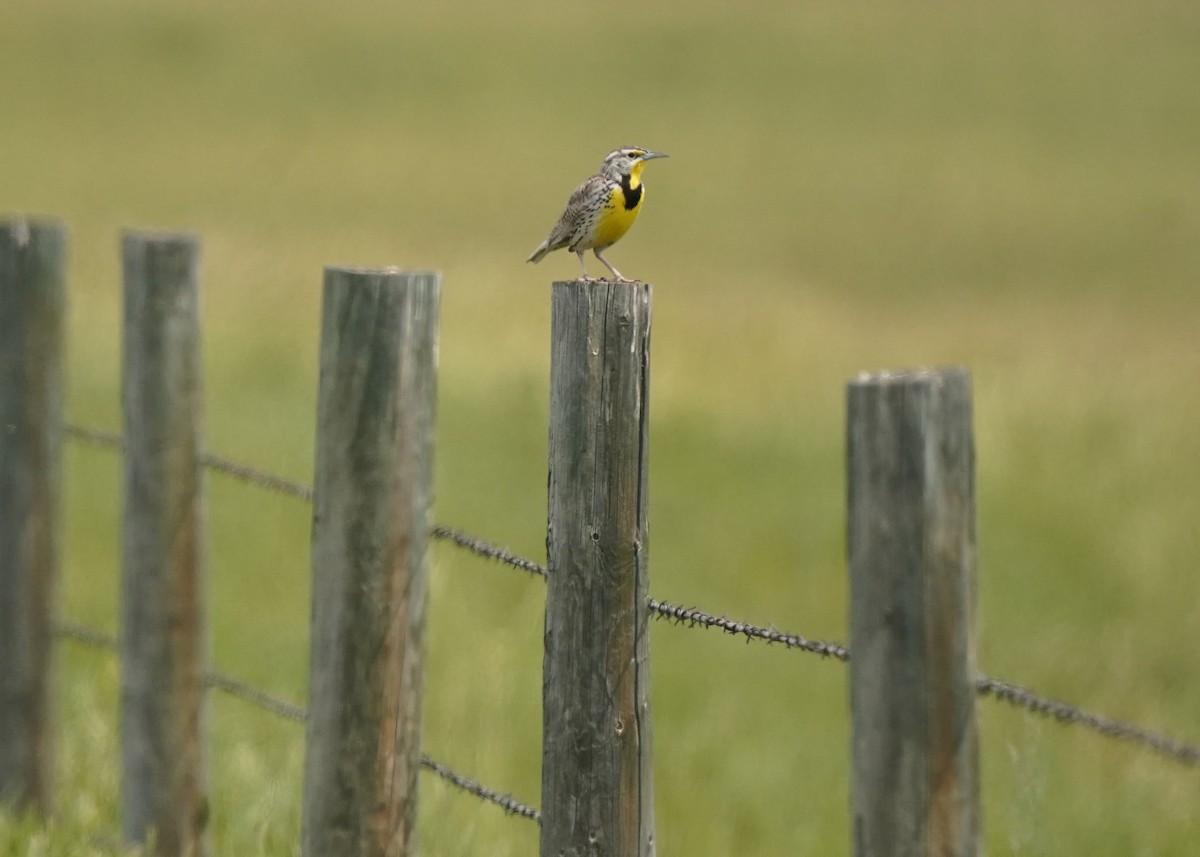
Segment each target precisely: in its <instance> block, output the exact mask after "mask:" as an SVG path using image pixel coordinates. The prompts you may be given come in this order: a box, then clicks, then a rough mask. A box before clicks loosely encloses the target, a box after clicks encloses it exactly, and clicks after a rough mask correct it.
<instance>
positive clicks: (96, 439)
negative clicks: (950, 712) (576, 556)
mask: <svg viewBox="0 0 1200 857" xmlns="http://www.w3.org/2000/svg"><path fill="white" fill-rule="evenodd" d="M65 430H66V433H67V435H68V436H69V437H73V438H77V439H79V440H83V441H85V442H88V443H92V444H94V445H97V446H102V447H106V448H109V449H116V450H122V449H124V448H125V441H124V438H123V437H121V436H120V435H118V434H113V433H111V432H106V431H101V430H98V429H91V428H84V427H81V426H75V425H68V426H66V427H65ZM198 460H199V461H200V463H201V464H203V465H204V466H205V467H209V468H211V469H213V470H216V471H218V472H221V473H225V474H227V475H230V476H233V477H235V478H238V479H241V480H242V481H245V482H248V483H251V484H254V485H257V486H259V487H262V488H266V489H268V490H272V491H276V492H279V493H283V494H288V495H290V496H294V497H297V498H299V499H302V500H305V501H306V502H310V503H311V502H312V497H313V491H312V488H311V487H310V486H307V485H303V484H300V483H298V482H292V481H290V480H287V479H282V478H280V477H278V476H275V475H274V474H272V473H269V472H267V471H263V470H259V469H257V468H254V467H249V466H247V465H244V464H239V463H238V462H235V461H231V460H230V459H227V458H224V457H222V456H217V455H213V454H211V453H202V454H201V455H200V456H199V458H198ZM430 534H431V535H432V536H433V537H434V538H435V539H440V540H444V541H448V542H450V543H451V544H453V545H455V546H457V547H459V548H462V549H464V550H467V551H470V552H471V553H474V554H476V555H478V556H482V557H485V558H487V559H491V560H495V561H497V562H500V563H502V564H504V565H508V566H510V567H512V568H516V569H520V570H522V571H526V572H529V573H532V574H535V575H538V576H539V577H542V578H546V577H548V576H549V574H550V572H549V569H548V568H547V567H546V566H544V565H541V564H539V563H537V562H534V561H533V560H530V559H526V558H524V557H521V556H518V555H517V554H514V553H512V552H511V551H509V550H508V549H507V548H503V547H500V546H498V545H494V544H492V543H490V542H487V541H485V540H483V539H480V538H478V537H476V536H472V535H469V534H467V533H464V532H462V531H461V530H456V529H454V528H451V527H448V526H445V525H442V524H438V525H435V526H434V527H433V528H432V530H431V533H430ZM647 606H648V607H649V609H650V612H651V615H652V616H654V618H655V619H660V620H663V621H667V622H671V623H673V624H676V625H683V626H685V627H689V628H716V629H718V630H721V631H724V632H725V633H726V634H730V635H733V636H741V637H744V638H745V639H746V641H747V642H750V641H759V642H763V643H766V644H767V645H771V644H778V645H781V646H784V647H785V648H788V649H794V650H797V651H802V652H806V653H810V654H816V655H821V656H822V657H832V658H834V659H836V660H839V661H842V662H846V661H849V660H850V650H849V648H848V647H846V646H844V645H842V644H841V643H837V642H827V641H821V640H809V639H808V638H807V637H804V636H801V635H800V634H792V633H787V632H784V631H777V630H775V629H774V628H770V627H762V626H758V625H754V624H751V623H749V622H742V621H739V620H734V619H729V618H727V617H725V616H717V615H715V614H712V613H708V612H706V611H704V610H701V609H699V608H695V607H683V606H680V605H676V604H671V603H670V602H666V601H658V600H656V599H654V598H649V599H647ZM976 689H977V691H978V693H979V695H980V696H984V697H992V698H995V699H997V700H1000V701H1003V702H1007V703H1008V704H1010V705H1012V706H1014V707H1016V708H1021V709H1024V710H1026V711H1029V712H1032V713H1034V714H1038V715H1041V716H1045V717H1053V718H1054V719H1055V720H1057V721H1058V722H1060V723H1063V724H1064V725H1073V726H1081V727H1084V728H1087V729H1091V730H1092V731H1094V732H1097V733H1099V734H1101V735H1104V736H1106V737H1108V738H1111V739H1114V740H1118V741H1124V742H1126V743H1130V744H1135V745H1139V746H1142V747H1146V748H1148V749H1150V750H1153V751H1155V752H1157V753H1159V754H1160V755H1162V756H1165V757H1167V758H1169V759H1172V760H1174V761H1177V762H1180V763H1182V764H1184V765H1187V766H1190V767H1200V746H1196V745H1193V744H1189V743H1187V742H1184V741H1180V740H1178V739H1175V738H1172V737H1170V736H1167V735H1163V734H1161V733H1158V732H1154V731H1151V730H1148V729H1144V728H1142V727H1140V726H1137V725H1136V724H1132V723H1126V722H1123V721H1120V720H1117V719H1115V718H1112V717H1108V716H1106V715H1102V714H1096V713H1093V712H1090V711H1086V710H1084V709H1082V708H1077V707H1075V706H1073V705H1070V704H1068V703H1065V702H1061V701H1059V700H1056V699H1052V698H1050V697H1048V696H1043V695H1041V694H1039V693H1036V692H1034V691H1032V690H1029V689H1027V688H1024V687H1021V686H1019V685H1016V684H1012V683H1011V682H1007V681H1004V680H1003V679H999V678H994V677H990V676H981V677H980V678H979V679H978V680H977V681H976ZM249 690H251V691H253V690H254V689H253V688H249ZM481 788H482V787H481ZM485 791H486V790H485ZM490 794H494V793H490ZM479 796H480V797H484V798H485V799H486V800H491V801H492V802H493V803H500V801H498V800H492V798H490V797H487V796H485V795H483V794H480V795H479ZM500 797H501V798H504V797H507V796H503V795H502V796H500ZM500 805H501V806H503V805H504V804H503V803H500ZM526 808H527V807H526ZM506 811H507V810H506ZM533 811H534V812H536V810H533ZM517 814H521V815H524V813H517ZM526 817H533V816H526Z"/></svg>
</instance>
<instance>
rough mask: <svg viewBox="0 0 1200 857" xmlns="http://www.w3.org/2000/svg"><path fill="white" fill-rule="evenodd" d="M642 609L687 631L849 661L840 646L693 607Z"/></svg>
mask: <svg viewBox="0 0 1200 857" xmlns="http://www.w3.org/2000/svg"><path fill="white" fill-rule="evenodd" d="M646 606H647V607H649V608H650V613H651V615H653V616H654V618H655V619H663V620H666V621H668V622H671V623H672V624H675V625H686V626H687V627H689V628H696V627H700V628H718V629H720V630H722V631H724V632H725V633H726V634H740V635H741V636H743V637H745V638H746V642H750V641H751V640H762V641H763V642H765V643H766V644H767V645H771V644H772V643H778V644H779V645H781V646H784V647H785V648H788V649H801V650H803V651H805V652H810V653H811V654H814V655H821V656H823V657H830V658H836V659H837V660H839V661H848V660H850V650H849V649H847V648H846V647H845V646H843V645H842V644H841V643H831V642H825V641H823V640H810V639H808V638H807V637H802V636H800V635H799V634H787V633H784V632H782V631H776V630H775V629H774V628H761V627H759V626H757V625H751V624H750V623H749V622H738V621H736V620H734V619H728V618H726V617H724V616H714V615H712V614H711V613H705V612H704V611H703V610H700V609H697V608H695V607H683V606H680V605H677V604H671V603H670V602H667V601H657V600H655V599H653V598H649V599H647V602H646Z"/></svg>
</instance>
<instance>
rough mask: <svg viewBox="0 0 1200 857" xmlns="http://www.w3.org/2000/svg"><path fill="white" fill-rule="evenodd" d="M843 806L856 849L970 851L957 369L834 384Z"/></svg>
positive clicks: (971, 719)
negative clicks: (845, 651)
mask: <svg viewBox="0 0 1200 857" xmlns="http://www.w3.org/2000/svg"><path fill="white" fill-rule="evenodd" d="M848 405H849V407H848V410H849V415H848V425H847V435H848V452H849V463H848V470H849V473H848V481H849V505H850V509H849V531H848V538H849V555H850V602H851V603H850V637H851V651H852V652H853V653H854V654H853V657H852V658H851V661H850V707H851V720H852V725H853V753H852V755H853V759H852V770H851V790H852V798H851V807H852V813H853V841H854V853H855V855H856V857H901V855H904V857H935V855H936V857H972V855H976V854H979V853H980V852H981V847H982V846H981V842H980V828H981V821H980V810H979V740H978V732H977V727H976V721H975V697H976V694H975V687H974V679H975V640H974V610H975V494H974V447H973V439H972V433H971V382H970V377H969V375H968V374H967V373H966V372H965V371H962V370H957V369H950V370H944V371H925V372H913V373H900V374H886V373H885V374H879V375H871V376H863V377H860V378H859V379H857V380H856V381H853V382H852V383H851V384H850V385H849V390H848Z"/></svg>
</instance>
